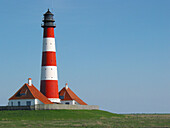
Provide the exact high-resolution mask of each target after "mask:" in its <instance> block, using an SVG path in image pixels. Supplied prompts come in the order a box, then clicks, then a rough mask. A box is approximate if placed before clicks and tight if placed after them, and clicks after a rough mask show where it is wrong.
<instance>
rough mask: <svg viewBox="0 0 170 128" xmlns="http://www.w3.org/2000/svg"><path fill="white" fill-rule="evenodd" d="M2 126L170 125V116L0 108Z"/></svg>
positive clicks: (120, 127)
mask: <svg viewBox="0 0 170 128" xmlns="http://www.w3.org/2000/svg"><path fill="white" fill-rule="evenodd" d="M1 127H2V128H5V127H11V128H23V127H29V128H30V127H31V128H32V127H33V128H41V127H44V128H47V127H48V128H53V127H66V128H68V127H81V128H82V127H84V128H94V127H96V128H141V127H145V128H153V127H159V128H165V127H166V128H170V115H169V114H134V115H121V114H113V113H110V112H106V111H101V110H39V111H24V110H22V111H0V128H1Z"/></svg>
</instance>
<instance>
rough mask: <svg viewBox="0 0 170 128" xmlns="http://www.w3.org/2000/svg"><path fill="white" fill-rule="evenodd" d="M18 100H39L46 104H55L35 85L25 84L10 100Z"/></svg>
mask: <svg viewBox="0 0 170 128" xmlns="http://www.w3.org/2000/svg"><path fill="white" fill-rule="evenodd" d="M16 99H38V100H40V101H41V102H42V103H44V104H53V103H52V102H51V101H50V100H48V98H47V97H45V96H44V95H43V94H42V93H41V92H40V91H39V90H38V89H37V88H36V87H35V86H34V85H31V86H29V85H28V84H27V83H25V84H24V85H23V86H22V87H21V88H20V89H19V90H18V91H17V92H16V93H15V94H14V95H13V96H12V97H11V98H9V100H16Z"/></svg>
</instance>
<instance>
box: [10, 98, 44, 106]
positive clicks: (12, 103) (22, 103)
mask: <svg viewBox="0 0 170 128" xmlns="http://www.w3.org/2000/svg"><path fill="white" fill-rule="evenodd" d="M27 101H30V102H31V105H36V104H43V103H42V102H41V101H40V100H38V99H18V100H9V102H8V106H18V102H20V106H27Z"/></svg>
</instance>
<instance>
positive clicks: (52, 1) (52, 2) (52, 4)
mask: <svg viewBox="0 0 170 128" xmlns="http://www.w3.org/2000/svg"><path fill="white" fill-rule="evenodd" d="M51 10H52V12H53V0H51Z"/></svg>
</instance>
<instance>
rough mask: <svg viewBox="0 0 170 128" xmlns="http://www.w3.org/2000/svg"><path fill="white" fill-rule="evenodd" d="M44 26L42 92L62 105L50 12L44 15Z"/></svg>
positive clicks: (52, 22)
mask: <svg viewBox="0 0 170 128" xmlns="http://www.w3.org/2000/svg"><path fill="white" fill-rule="evenodd" d="M43 22H44V23H43V24H42V25H41V27H42V28H43V29H44V34H43V51H42V67H41V85H40V91H41V93H43V94H44V95H45V96H46V97H47V98H48V99H49V100H50V101H51V102H54V103H60V99H59V93H58V75H57V62H56V48H55V37H54V28H55V27H56V25H55V24H54V22H55V20H54V19H53V14H52V13H51V12H50V11H49V9H48V11H47V12H46V13H45V14H44V19H43Z"/></svg>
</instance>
